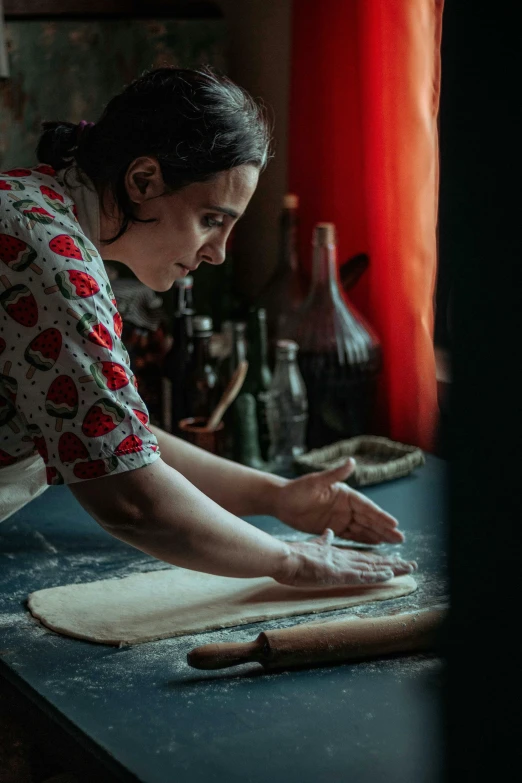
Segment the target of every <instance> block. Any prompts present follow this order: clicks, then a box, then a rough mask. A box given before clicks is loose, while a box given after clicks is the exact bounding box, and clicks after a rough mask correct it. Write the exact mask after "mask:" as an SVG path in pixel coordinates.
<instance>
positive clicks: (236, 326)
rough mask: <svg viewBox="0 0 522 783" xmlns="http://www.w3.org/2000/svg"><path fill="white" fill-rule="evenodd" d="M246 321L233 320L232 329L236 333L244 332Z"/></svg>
mask: <svg viewBox="0 0 522 783" xmlns="http://www.w3.org/2000/svg"><path fill="white" fill-rule="evenodd" d="M246 326H247V325H246V323H245V321H233V322H232V329H233V330H234V332H235V333H236V334H244V333H245V331H246Z"/></svg>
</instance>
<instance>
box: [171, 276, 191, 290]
mask: <svg viewBox="0 0 522 783" xmlns="http://www.w3.org/2000/svg"><path fill="white" fill-rule="evenodd" d="M193 284H194V278H193V277H192V276H191V275H187V276H186V277H178V278H177V279H176V280H174V285H175V286H176V287H177V288H192V286H193Z"/></svg>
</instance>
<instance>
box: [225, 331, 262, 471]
mask: <svg viewBox="0 0 522 783" xmlns="http://www.w3.org/2000/svg"><path fill="white" fill-rule="evenodd" d="M246 327H247V325H246V323H245V322H244V321H235V322H233V324H232V351H231V354H230V359H229V366H228V370H229V372H228V375H229V377H230V376H231V375H232V373H233V372H234V370H235V369H236V367H237V366H238V364H239V362H241V361H243V360H244V359H247V342H246ZM245 380H246V379H245ZM225 427H226V428H228V429H229V432H231V436H232V438H231V440H232V442H231V443H230V441H228V442H227V446H228V449H227V450H228V451H229V452H231V455H232V458H233V459H234V460H235V461H236V462H240V463H241V464H242V465H248V466H249V467H251V468H258V469H260V470H262V469H263V468H264V467H265V463H264V461H263V458H262V456H261V450H260V448H259V429H258V424H257V405H256V399H255V397H254V395H253V394H252V393H250V392H247V391H246V390H245V387H244V386H243V388H242V389H241V391H240V392H239V394H238V396H237V397H236V399H235V400H234V402H233V403H232V405H231V406H230V408H229V411H228V416H227V417H226V418H225Z"/></svg>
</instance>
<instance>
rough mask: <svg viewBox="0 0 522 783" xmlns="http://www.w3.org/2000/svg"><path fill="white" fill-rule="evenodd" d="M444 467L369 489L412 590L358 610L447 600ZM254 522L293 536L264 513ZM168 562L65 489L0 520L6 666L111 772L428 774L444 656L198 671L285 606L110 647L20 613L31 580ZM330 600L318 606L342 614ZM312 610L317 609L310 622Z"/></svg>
mask: <svg viewBox="0 0 522 783" xmlns="http://www.w3.org/2000/svg"><path fill="white" fill-rule="evenodd" d="M444 484H445V465H444V463H443V462H442V461H441V460H439V459H437V458H435V457H431V456H428V457H427V463H426V465H425V466H424V467H423V468H421V469H419V470H417V471H416V472H415V473H414V474H412V475H411V476H408V477H407V478H403V479H398V480H396V481H393V482H388V483H386V484H381V485H379V486H376V487H373V488H368V490H366V494H368V496H370V497H371V498H372V499H373V500H374V501H375V502H377V503H379V504H380V505H382V506H383V507H384V508H385V509H387V510H388V511H389V512H391V513H392V514H394V515H396V516H397V517H398V518H399V519H400V521H401V527H402V529H403V530H404V531H405V532H406V534H407V541H406V543H405V544H404V545H402V546H401V547H399V550H400V551H401V553H402V554H403V555H404V556H405V557H415V558H416V559H417V560H418V562H419V569H420V570H419V573H418V582H419V589H418V591H417V592H416V593H414V594H412V595H411V596H407V597H404V598H400V599H395V600H394V601H390V602H387V603H386V605H383V604H380V605H377V606H371V605H367V606H363V607H359V608H358V609H357V610H356V611H357V613H358V614H359V615H364V614H372V613H373V614H384V613H386V612H387V611H392V610H393V611H394V610H396V609H398V608H401V609H404V610H411V609H414V608H417V607H422V606H428V605H432V604H435V603H438V602H440V601H441V599H444V597H445V591H446V582H445V576H444V554H443V542H444V522H445V514H446V512H445V497H444V496H445V490H444ZM248 521H250V522H252V523H253V524H255V525H257V526H258V527H260V528H262V529H264V530H266V531H268V532H270V533H273V534H277V535H283V536H288V537H290V538H291V537H293V536H295V537H296V538H297V537H301V534H299V533H297V532H296V531H293V530H291V529H289V528H287V527H286V526H284V525H282V524H281V523H280V522H279V521H278V520H276V519H273V518H271V517H251V518H248ZM163 567H165V566H164V564H163V563H160V562H158V561H156V560H154V559H153V558H151V557H148V556H146V555H143V554H142V553H141V552H138V551H137V550H134V549H132V548H131V547H129V546H127V545H126V544H123V543H121V542H119V541H117V540H115V539H114V538H112V537H111V536H109V535H108V534H107V533H105V532H104V531H103V530H102V529H101V528H100V527H99V526H98V525H97V524H96V523H95V522H94V521H93V520H92V519H91V518H90V517H89V516H88V514H87V513H86V512H85V511H84V510H83V509H82V508H81V507H80V506H79V504H78V503H77V502H76V500H75V499H74V497H73V495H72V493H71V492H70V491H69V490H68V489H67V488H66V487H51V488H50V489H49V490H48V491H47V492H45V493H44V494H43V495H42V496H41V497H40V498H38V499H37V500H35V501H33V502H32V503H31V504H30V505H29V506H27V507H26V508H25V509H23V510H22V511H20V512H18V513H17V514H16V515H14V516H13V517H11V518H10V519H9V520H6V521H5V522H3V523H2V524H0V677H4V678H6V679H7V680H8V681H9V683H10V685H11V686H13V687H14V689H15V692H16V693H19V694H20V695H21V696H22V695H23V696H24V697H25V698H27V699H30V701H31V703H32V704H33V705H34V707H35V709H36V715H37V719H38V716H41V717H42V720H43V719H44V718H45V719H46V720H47V721H49V720H50V721H51V722H52V724H53V725H54V726H55V727H56V731H57V732H58V736H59V737H60V738H61V739H60V741H61V742H63V743H67V740H68V738H69V739H70V741H71V742H72V741H73V739H74V742H76V743H78V744H79V745H81V746H82V748H83V749H84V750H85V751H86V752H87V757H88V758H89V757H90V756H91V755H92V757H93V759H94V758H95V757H96V758H97V759H98V762H97V763H100V760H101V764H102V766H103V767H104V768H106V769H107V770H108V771H110V775H111V776H113V777H111V779H114V780H122V781H141V783H166V782H167V781H176V783H189V782H190V783H200V782H201V783H203V781H204V782H205V783H212V782H213V781H219V782H220V783H221V781H223V782H224V781H226V782H227V783H234V782H235V781H237V783H239V782H241V783H266V781H267V780H270V781H271V782H272V783H279V781H285V783H294V781H295V783H297V781H299V783H309V782H310V783H311V782H312V781H319V780H332V781H340V780H345V779H347V776H349V779H351V780H353V781H356V783H380V782H381V781H382V783H437V782H438V781H439V780H440V768H441V755H442V754H441V738H440V727H439V720H440V716H439V712H440V710H439V707H440V705H439V698H440V696H439V694H440V680H441V673H442V668H441V667H442V664H441V662H440V661H439V659H437V658H435V657H431V656H427V655H426V656H425V655H415V656H400V657H394V658H387V659H383V660H380V661H373V662H369V663H358V664H351V665H348V664H343V665H337V666H327V667H322V668H313V669H301V670H294V671H290V672H288V671H287V672H280V673H271V674H265V673H263V670H262V669H261V667H260V666H259V665H258V664H247V665H245V666H243V667H236V668H234V669H228V670H222V671H217V672H199V671H196V670H195V669H191V668H189V667H188V666H187V664H186V654H187V652H188V651H189V650H191V649H193V648H194V647H196V646H199V645H200V644H207V643H210V642H214V641H225V640H226V641H247V640H253V639H255V638H256V636H257V635H258V634H259V632H260V631H261V630H263V629H267V628H277V627H285V626H289V625H293V624H296V623H297V622H302V621H303V620H306V619H311V618H302V617H301V618H295V617H293V618H286V619H285V620H279V621H271V622H263V623H257V624H252V625H248V626H243V627H241V628H235V629H234V628H231V629H226V630H222V631H215V632H210V633H204V634H198V635H195V636H190V637H181V638H177V639H166V640H162V641H158V642H150V643H147V644H143V645H138V646H134V647H123V648H114V647H107V646H103V645H97V644H91V643H88V642H83V641H80V640H75V639H68V638H64V637H61V636H59V635H57V634H55V633H53V632H52V631H49V630H47V629H44V628H43V627H42V626H41V625H40V624H39V623H37V622H36V621H35V620H34V619H33V618H32V617H31V616H30V615H29V614H28V612H27V609H26V605H25V599H26V597H27V595H28V594H29V593H30V592H33V591H34V590H38V589H41V588H45V587H53V586H55V585H61V584H67V583H72V582H89V581H94V580H96V579H102V578H108V577H118V576H125V575H129V574H131V573H135V572H140V571H147V570H154V569H155V568H163ZM349 611H350V610H341V612H336V613H333V612H330V613H326V614H324V615H322V616H323V617H324V618H330V617H331V618H334V617H338V616H340V615H341V614H347V613H349ZM314 619H317V616H316V617H315V618H314Z"/></svg>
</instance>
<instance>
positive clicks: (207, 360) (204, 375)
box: [187, 315, 221, 419]
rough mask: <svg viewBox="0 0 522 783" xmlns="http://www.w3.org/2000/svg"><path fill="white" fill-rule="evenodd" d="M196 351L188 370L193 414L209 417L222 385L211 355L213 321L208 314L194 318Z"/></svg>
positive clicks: (216, 402) (217, 400)
mask: <svg viewBox="0 0 522 783" xmlns="http://www.w3.org/2000/svg"><path fill="white" fill-rule="evenodd" d="M192 328H193V332H194V353H193V357H192V363H191V365H190V367H189V370H188V384H187V385H188V394H189V397H190V400H191V409H192V416H195V417H202V418H204V419H208V417H209V416H210V414H211V413H212V411H213V410H214V408H215V407H216V405H217V404H218V402H219V397H220V392H221V386H220V383H219V377H218V374H217V371H216V368H215V364H214V361H213V359H212V357H211V355H210V341H211V339H212V330H213V322H212V318H210V316H208V315H195V316H194V317H193V318H192Z"/></svg>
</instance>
